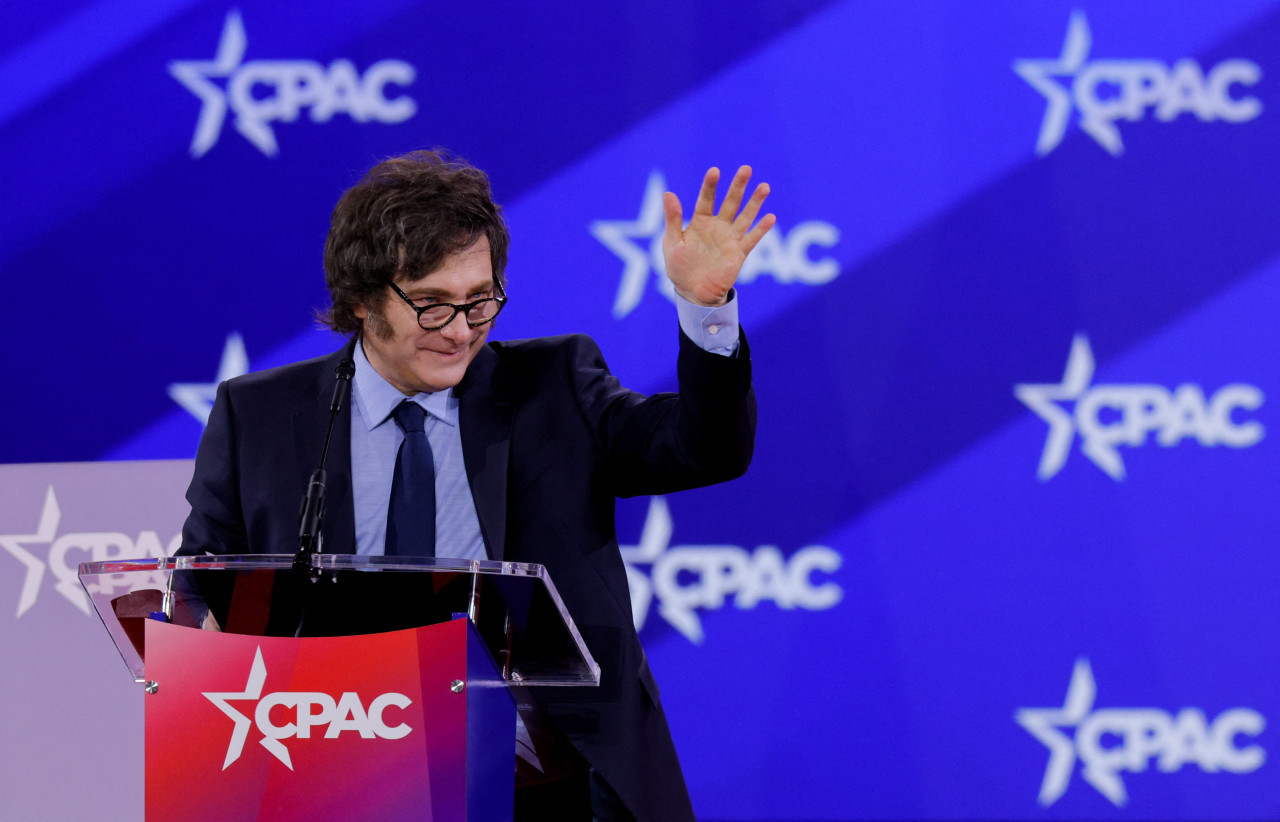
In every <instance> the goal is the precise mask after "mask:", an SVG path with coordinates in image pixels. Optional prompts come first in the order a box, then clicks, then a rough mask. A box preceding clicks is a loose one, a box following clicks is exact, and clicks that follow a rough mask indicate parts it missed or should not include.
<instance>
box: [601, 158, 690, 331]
mask: <svg viewBox="0 0 1280 822" xmlns="http://www.w3.org/2000/svg"><path fill="white" fill-rule="evenodd" d="M666 190H667V182H666V179H665V178H664V177H663V175H662V172H661V171H657V170H656V169H655V170H654V171H652V172H650V174H649V181H648V183H646V184H645V188H644V200H643V201H641V203H640V214H639V216H637V217H636V219H634V220H596V221H595V222H593V223H592V224H591V225H590V227H589V229H590V231H591V235H592V236H593V237H595V238H596V239H597V240H599V241H600V242H601V243H603V244H604V246H605V247H606V248H608V249H609V250H610V251H612V252H613V253H614V254H617V255H618V257H619V258H620V259H621V260H622V262H623V268H622V281H621V282H620V283H619V285H618V294H617V296H616V297H615V298H614V300H613V316H614V317H615V318H617V319H622V318H623V317H625V316H627V315H628V314H630V313H631V312H632V310H634V309H635V307H636V306H637V305H639V304H640V299H641V298H642V297H643V296H644V284H645V281H646V280H648V279H649V273H650V272H651V271H652V272H653V274H654V275H655V276H656V277H657V279H658V290H659V291H660V292H662V293H663V294H664V295H666V297H667V299H669V300H672V301H674V300H675V286H673V285H672V284H671V281H670V280H668V279H667V276H666V261H665V259H664V258H663V256H662V233H663V225H664V222H663V208H662V193H663V192H664V191H666Z"/></svg>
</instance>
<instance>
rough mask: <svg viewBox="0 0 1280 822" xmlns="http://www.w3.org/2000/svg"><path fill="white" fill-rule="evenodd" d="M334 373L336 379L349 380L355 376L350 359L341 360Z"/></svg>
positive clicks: (353, 365)
mask: <svg viewBox="0 0 1280 822" xmlns="http://www.w3.org/2000/svg"><path fill="white" fill-rule="evenodd" d="M335 373H336V374H337V375H338V379H340V380H349V379H351V378H352V377H353V376H355V373H356V364H355V363H354V362H352V361H351V359H350V358H346V359H343V360H342V362H340V363H338V368H337V371H336V372H335Z"/></svg>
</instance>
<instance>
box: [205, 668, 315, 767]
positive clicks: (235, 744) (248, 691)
mask: <svg viewBox="0 0 1280 822" xmlns="http://www.w3.org/2000/svg"><path fill="white" fill-rule="evenodd" d="M266 681H267V664H266V663H265V662H263V661H262V647H261V646H259V647H258V651H257V653H256V654H254V657H253V665H252V666H251V667H250V668H249V679H248V681H247V682H245V686H244V690H243V691H225V692H207V693H202V696H204V698H205V699H208V700H209V701H210V702H212V703H213V704H214V705H216V706H217V708H218V710H220V711H222V712H223V713H224V714H226V715H227V717H228V718H230V719H231V721H232V722H234V723H235V727H234V729H232V731H231V742H230V743H228V745H227V755H226V757H225V758H224V759H223V760H222V770H224V771H225V770H226V769H227V768H228V767H230V766H231V763H233V762H235V761H236V760H237V759H239V758H240V754H241V753H243V751H244V743H245V741H246V740H247V739H248V738H249V726H250V725H252V724H253V721H252V720H250V719H249V717H247V716H245V715H244V714H243V713H241V712H240V711H237V710H236V709H235V708H232V707H231V706H230V705H228V704H227V703H228V702H232V701H239V700H254V701H257V700H259V699H261V698H262V686H263V685H265V684H266ZM261 744H262V747H264V748H266V749H267V750H268V751H270V752H271V754H272V755H274V756H275V758H276V759H279V760H280V761H281V762H283V763H284V764H285V766H286V767H288V768H289V770H293V763H292V761H291V760H290V759H289V749H288V748H286V747H285V746H284V744H283V743H282V742H280V740H278V739H270V738H268V737H263V738H262V740H261Z"/></svg>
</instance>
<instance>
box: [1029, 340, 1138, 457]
mask: <svg viewBox="0 0 1280 822" xmlns="http://www.w3.org/2000/svg"><path fill="white" fill-rule="evenodd" d="M1093 369H1094V360H1093V349H1092V348H1090V347H1089V338H1088V337H1086V336H1085V335H1084V334H1076V335H1075V337H1074V338H1073V339H1072V340H1071V353H1070V354H1069V355H1068V356H1067V367H1066V370H1065V371H1064V372H1063V374H1062V382H1060V383H1023V384H1021V385H1015V386H1014V387H1013V393H1014V396H1016V397H1017V398H1018V399H1019V400H1021V401H1022V402H1023V404H1025V405H1026V406H1027V407H1028V408H1030V409H1031V410H1032V411H1034V412H1036V414H1038V415H1039V416H1040V419H1042V420H1044V421H1045V422H1046V423H1048V424H1049V435H1048V437H1046V438H1045V443H1044V452H1043V453H1042V454H1041V456H1040V468H1039V470H1038V471H1037V472H1036V476H1037V477H1039V478H1040V480H1041V481H1042V482H1043V481H1044V480H1047V479H1049V478H1050V477H1052V476H1053V475H1054V474H1056V473H1058V472H1059V471H1060V470H1062V466H1063V465H1064V464H1065V463H1066V461H1067V452H1068V451H1069V450H1070V448H1071V441H1072V440H1073V439H1074V438H1075V430H1076V429H1075V421H1074V419H1073V418H1072V415H1071V414H1070V413H1069V412H1067V411H1066V410H1065V409H1064V408H1063V407H1062V406H1060V405H1059V404H1058V403H1059V402H1061V401H1069V402H1070V401H1074V400H1077V399H1079V398H1080V396H1081V395H1082V394H1084V392H1085V389H1087V388H1088V387H1089V383H1090V382H1091V381H1092V380H1093ZM1085 450H1086V451H1089V452H1090V453H1089V456H1090V457H1092V458H1093V460H1094V462H1097V463H1098V464H1099V465H1100V466H1101V467H1102V468H1103V470H1105V471H1106V472H1107V473H1108V474H1110V475H1111V476H1112V477H1114V478H1116V479H1123V478H1124V465H1123V463H1121V464H1118V465H1117V464H1116V463H1117V460H1118V457H1116V455H1115V454H1114V453H1111V454H1107V453H1101V452H1096V449H1092V448H1090V447H1089V446H1088V445H1086V447H1085ZM1117 472H1118V475H1117Z"/></svg>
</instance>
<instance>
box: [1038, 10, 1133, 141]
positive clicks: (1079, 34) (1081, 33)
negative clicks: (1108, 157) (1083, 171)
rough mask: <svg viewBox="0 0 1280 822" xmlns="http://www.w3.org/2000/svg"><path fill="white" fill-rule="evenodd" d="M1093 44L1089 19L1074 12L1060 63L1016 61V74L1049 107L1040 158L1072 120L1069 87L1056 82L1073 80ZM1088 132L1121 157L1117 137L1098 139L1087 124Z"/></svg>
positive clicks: (1060, 136) (1063, 132)
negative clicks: (1058, 78)
mask: <svg viewBox="0 0 1280 822" xmlns="http://www.w3.org/2000/svg"><path fill="white" fill-rule="evenodd" d="M1092 44H1093V35H1092V33H1091V32H1090V31H1089V21H1088V19H1087V18H1086V17H1085V15H1084V12H1082V11H1075V12H1072V14H1071V20H1070V22H1069V23H1067V36H1066V39H1065V40H1063V42H1062V54H1061V55H1060V56H1059V57H1058V59H1056V60H1015V61H1014V63H1013V70H1014V71H1015V72H1017V73H1018V76H1020V77H1021V78H1022V79H1023V80H1026V81H1027V83H1028V84H1029V85H1030V86H1031V87H1032V88H1034V89H1035V90H1036V91H1038V92H1040V93H1041V94H1042V95H1044V99H1045V103H1046V105H1045V109H1044V120H1042V121H1041V124H1040V138H1039V139H1038V140H1037V141H1036V154H1037V155H1039V156H1041V157H1043V156H1044V155H1046V154H1048V153H1049V152H1050V151H1053V150H1054V149H1055V148H1057V146H1058V143H1060V142H1062V136H1063V134H1065V133H1066V131H1067V119H1068V118H1069V117H1070V116H1071V91H1070V89H1069V84H1064V83H1062V82H1060V81H1058V80H1055V79H1053V78H1055V77H1066V78H1070V77H1074V76H1075V74H1076V72H1078V71H1079V70H1080V67H1081V66H1082V65H1084V61H1085V59H1086V58H1087V57H1088V56H1089V49H1090V48H1091V47H1092ZM1085 128H1086V130H1087V131H1089V133H1090V134H1091V135H1092V136H1093V137H1095V138H1097V139H1098V141H1099V142H1101V143H1102V144H1103V146H1104V147H1105V148H1106V149H1107V150H1108V151H1110V152H1111V153H1112V154H1119V153H1120V151H1121V150H1122V147H1121V146H1119V145H1114V146H1113V144H1116V143H1118V141H1119V135H1118V134H1116V135H1115V139H1114V140H1113V139H1111V137H1112V134H1111V132H1110V131H1108V132H1107V133H1106V134H1105V136H1099V135H1098V134H1096V133H1094V131H1093V130H1091V129H1090V128H1089V127H1088V124H1086V125H1085ZM1111 131H1113V130H1111Z"/></svg>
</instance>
